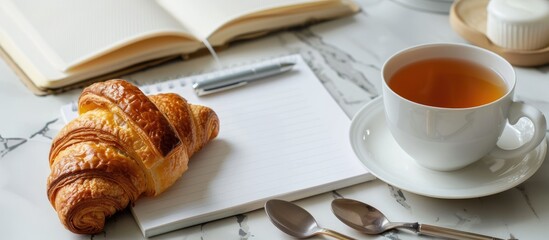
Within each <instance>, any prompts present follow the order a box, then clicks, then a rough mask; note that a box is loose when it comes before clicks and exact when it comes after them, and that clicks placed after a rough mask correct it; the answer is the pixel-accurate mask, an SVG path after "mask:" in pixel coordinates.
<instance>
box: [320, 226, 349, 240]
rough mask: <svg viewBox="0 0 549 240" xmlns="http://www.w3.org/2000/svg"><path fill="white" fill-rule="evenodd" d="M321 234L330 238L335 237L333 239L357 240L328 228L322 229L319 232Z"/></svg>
mask: <svg viewBox="0 0 549 240" xmlns="http://www.w3.org/2000/svg"><path fill="white" fill-rule="evenodd" d="M319 233H320V234H324V235H327V236H330V237H333V238H335V239H338V240H356V239H355V238H352V237H349V236H347V235H343V234H341V233H338V232H336V231H334V230H330V229H327V228H323V229H321V230H320V231H319Z"/></svg>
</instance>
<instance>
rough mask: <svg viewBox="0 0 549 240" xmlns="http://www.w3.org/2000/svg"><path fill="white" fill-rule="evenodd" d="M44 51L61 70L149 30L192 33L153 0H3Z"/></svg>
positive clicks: (141, 36) (152, 33) (151, 33)
mask: <svg viewBox="0 0 549 240" xmlns="http://www.w3.org/2000/svg"><path fill="white" fill-rule="evenodd" d="M0 3H1V4H2V5H1V7H2V8H4V9H5V10H4V12H6V13H9V17H10V18H12V19H14V22H16V23H17V24H18V25H19V28H20V29H21V31H24V32H25V34H26V35H27V37H28V38H29V39H31V40H32V42H33V44H34V45H35V46H34V47H36V48H37V49H39V51H41V52H42V54H43V55H44V56H46V57H47V58H48V59H49V61H50V62H51V63H52V64H53V66H54V67H56V68H57V69H58V70H61V71H65V70H67V69H69V68H71V67H74V66H76V65H78V64H81V63H83V62H86V61H88V60H90V59H93V58H95V57H98V56H101V55H103V54H106V53H108V52H110V51H112V50H114V49H117V48H120V47H123V46H125V45H129V44H132V43H134V42H136V41H139V40H142V39H145V38H147V37H150V36H157V35H161V34H172V35H180V36H188V38H192V36H190V35H189V34H188V31H187V30H186V29H185V27H183V26H181V25H180V24H179V23H178V22H177V21H176V20H175V19H174V18H173V17H172V16H170V15H169V14H166V12H165V11H164V10H163V9H162V8H161V7H160V6H158V4H156V3H155V2H154V1H149V0H117V1H111V0H95V1H86V0H45V1H32V0H13V1H9V0H2V1H0Z"/></svg>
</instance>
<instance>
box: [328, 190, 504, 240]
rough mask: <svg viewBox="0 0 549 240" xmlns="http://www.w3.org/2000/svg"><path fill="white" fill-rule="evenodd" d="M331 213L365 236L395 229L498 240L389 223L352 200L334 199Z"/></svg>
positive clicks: (420, 226)
mask: <svg viewBox="0 0 549 240" xmlns="http://www.w3.org/2000/svg"><path fill="white" fill-rule="evenodd" d="M332 212H333V213H334V215H335V216H336V217H337V218H338V219H339V220H341V222H343V223H345V224H346V225H347V226H349V227H351V228H354V229H356V230H358V231H360V232H363V233H366V234H372V235H373V234H380V233H383V232H385V231H389V230H391V229H395V228H404V229H408V230H410V231H412V232H414V233H416V234H423V235H428V236H433V237H443V238H448V239H473V240H488V239H492V240H494V239H500V238H495V237H490V236H485V235H480V234H476V233H470V232H464V231H459V230H455V229H449V228H443V227H437V226H433V225H428V224H420V223H417V222H415V223H401V222H390V221H389V219H387V217H385V215H384V214H383V213H382V212H380V211H379V210H377V209H376V208H374V207H372V206H370V205H368V204H366V203H363V202H360V201H356V200H352V199H345V198H340V199H335V200H334V201H332Z"/></svg>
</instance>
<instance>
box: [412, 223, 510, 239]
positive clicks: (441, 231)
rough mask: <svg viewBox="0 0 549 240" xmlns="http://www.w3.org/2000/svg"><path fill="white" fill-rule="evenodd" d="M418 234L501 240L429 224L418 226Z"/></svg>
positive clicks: (450, 237) (451, 237)
mask: <svg viewBox="0 0 549 240" xmlns="http://www.w3.org/2000/svg"><path fill="white" fill-rule="evenodd" d="M418 233H420V234H424V235H429V236H432V237H444V238H449V239H470V240H503V239H501V238H496V237H490V236H486V235H481V234H476V233H471V232H464V231H459V230H455V229H450V228H444V227H437V226H433V225H429V224H419V228H418Z"/></svg>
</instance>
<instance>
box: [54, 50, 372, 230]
mask: <svg viewBox="0 0 549 240" xmlns="http://www.w3.org/2000/svg"><path fill="white" fill-rule="evenodd" d="M285 59H292V60H293V61H297V64H296V66H295V67H294V69H293V70H291V71H290V72H287V73H284V74H281V75H277V76H272V77H269V78H268V79H264V80H260V81H255V82H251V83H249V84H248V85H245V86H243V87H239V88H234V89H231V90H227V91H224V92H219V93H215V94H211V95H206V96H203V97H197V96H196V95H195V94H194V92H193V91H192V88H191V86H190V85H191V83H192V82H193V81H195V80H197V79H201V78H204V77H207V76H211V75H217V74H223V73H213V74H208V75H207V76H198V77H190V78H184V79H178V80H174V81H170V82H166V83H162V84H158V85H153V86H148V87H142V90H143V91H144V92H145V93H147V94H154V93H156V92H175V93H178V94H180V95H181V96H183V97H185V98H186V99H187V100H188V101H189V102H190V103H194V104H201V105H205V106H209V107H211V108H212V109H213V110H214V111H215V112H216V113H217V115H218V116H219V119H220V131H219V135H218V137H217V138H215V139H214V140H213V141H211V142H210V143H209V144H207V145H206V146H205V147H204V148H203V149H202V150H200V151H199V152H198V153H196V154H195V155H193V156H192V157H191V159H190V161H189V169H188V170H187V172H185V173H184V175H183V176H182V177H181V178H180V179H179V180H178V181H177V182H176V183H175V184H174V185H173V186H171V187H170V188H168V190H167V191H166V192H164V193H162V194H160V195H159V196H157V197H151V198H144V199H139V200H138V201H137V202H136V204H135V206H134V207H133V208H132V212H133V214H134V216H135V219H136V221H137V223H138V224H139V226H140V228H141V230H142V231H143V234H144V235H145V236H153V235H157V234H161V233H164V232H168V231H171V230H175V229H178V228H182V227H187V226H191V225H195V224H199V223H203V222H207V221H211V220H215V219H219V218H223V217H228V216H232V215H235V214H239V213H244V212H247V211H251V210H255V209H258V208H261V207H263V204H264V203H265V202H266V201H267V200H268V199H271V198H281V199H286V200H296V199H300V198H304V197H308V196H312V195H316V194H319V193H323V192H327V191H331V190H334V189H339V188H342V187H346V186H349V185H352V184H357V183H360V182H364V181H367V180H370V179H373V176H372V175H371V174H369V173H368V171H367V170H366V169H365V167H364V166H363V165H362V163H361V162H360V161H359V160H358V158H357V157H356V156H355V155H354V153H353V150H352V148H351V145H350V143H349V140H348V139H349V137H348V135H349V134H348V132H349V127H350V122H351V121H350V120H349V118H348V117H347V115H346V114H345V113H344V112H343V110H342V109H341V108H340V107H339V106H338V104H337V103H336V102H335V101H334V100H333V98H332V97H331V96H330V95H329V93H328V91H326V89H325V88H324V86H323V85H322V84H321V83H320V81H319V80H318V79H317V78H316V76H315V75H314V73H313V72H312V71H311V69H310V68H309V67H308V66H307V64H306V63H305V62H304V61H303V59H301V57H299V56H298V55H296V56H289V57H286V58H285ZM280 60H281V59H274V60H272V61H280ZM261 64H262V63H261ZM229 71H234V69H232V70H225V71H224V72H229ZM71 108H73V109H72V110H71ZM63 110H64V111H62V112H63V115H64V117H65V119H66V120H70V119H72V118H74V117H75V116H76V115H75V112H74V110H75V108H74V107H73V106H70V105H67V106H65V107H64V108H63Z"/></svg>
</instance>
